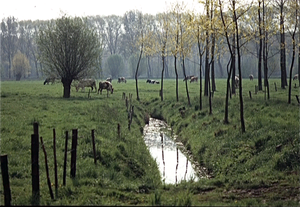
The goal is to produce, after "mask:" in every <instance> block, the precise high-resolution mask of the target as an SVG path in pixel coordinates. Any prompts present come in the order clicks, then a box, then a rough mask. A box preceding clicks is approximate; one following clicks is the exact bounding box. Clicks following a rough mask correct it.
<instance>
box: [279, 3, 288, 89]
mask: <svg viewBox="0 0 300 207" xmlns="http://www.w3.org/2000/svg"><path fill="white" fill-rule="evenodd" d="M280 28H282V29H281V31H280V69H281V88H283V89H285V86H287V80H286V78H287V77H286V58H285V34H284V19H283V5H280Z"/></svg>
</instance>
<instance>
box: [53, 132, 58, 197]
mask: <svg viewBox="0 0 300 207" xmlns="http://www.w3.org/2000/svg"><path fill="white" fill-rule="evenodd" d="M53 155H54V182H55V196H56V197H57V195H58V178H57V161H56V134H55V129H53Z"/></svg>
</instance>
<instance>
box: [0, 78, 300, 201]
mask: <svg viewBox="0 0 300 207" xmlns="http://www.w3.org/2000/svg"><path fill="white" fill-rule="evenodd" d="M272 81H273V80H272ZM274 82H276V83H277V85H279V80H276V79H275V80H274ZM164 84H165V85H164V101H161V100H160V97H159V93H158V92H159V90H160V85H159V84H157V85H156V84H147V83H146V80H140V81H139V97H140V101H139V102H138V101H137V100H136V91H135V81H134V80H128V82H127V83H126V84H125V83H116V82H113V86H114V93H113V94H109V97H106V93H105V92H106V91H105V92H104V93H103V94H102V95H100V94H97V93H94V92H91V93H90V98H89V97H88V90H89V89H88V88H86V89H85V92H81V91H79V92H76V90H75V89H73V88H72V91H71V98H69V99H64V98H62V93H63V88H62V85H61V84H54V85H43V81H19V82H10V81H7V82H1V155H2V154H7V155H8V164H9V166H8V168H9V178H10V186H11V194H12V205H31V202H32V200H31V152H30V151H31V143H30V136H31V134H32V133H33V123H34V122H38V123H39V135H40V136H42V137H43V140H44V144H45V148H46V151H47V155H48V164H49V172H50V179H51V182H52V183H53V182H54V164H53V163H54V160H53V159H54V155H53V134H52V132H53V131H52V130H53V129H55V130H56V141H57V143H56V148H57V149H56V153H57V155H56V157H57V165H58V181H59V189H58V196H57V197H55V199H54V200H51V198H50V195H49V190H48V186H47V181H46V172H45V163H44V155H43V153H42V152H41V150H40V154H39V158H40V162H39V164H40V170H39V171H40V189H41V199H40V204H41V205H187V206H190V205H220V204H229V205H230V204H234V205H235V204H237V205H238V204H243V205H244V204H245V203H246V204H247V205H261V204H263V202H265V203H266V204H273V203H274V202H276V201H278V200H282V199H285V200H287V201H288V202H289V204H293V202H292V201H290V200H293V199H294V198H295V197H296V196H295V195H294V194H295V192H297V191H296V188H297V186H298V185H297V181H298V176H299V147H298V146H299V106H298V104H297V102H296V99H295V98H293V97H294V96H295V95H297V94H298V93H299V91H298V88H292V89H293V91H292V96H293V97H292V103H291V104H287V90H283V89H278V91H277V92H276V91H275V90H274V89H272V88H271V90H270V93H271V98H270V100H265V98H264V93H263V92H261V91H260V92H259V93H258V94H254V85H255V82H250V81H249V80H244V81H243V97H244V104H245V106H244V109H245V123H246V133H241V130H240V122H239V102H238V101H239V99H238V96H237V95H233V96H232V98H231V99H230V101H229V121H230V123H229V124H228V125H225V124H223V119H224V100H225V80H223V79H220V80H217V91H216V92H215V93H214V97H213V99H212V104H213V114H212V115H209V113H208V112H209V111H208V110H209V108H208V100H207V98H206V97H203V109H202V110H199V84H194V83H191V84H188V85H189V91H190V97H191V106H188V105H187V100H186V94H185V88H184V84H183V83H182V81H180V82H179V101H178V102H177V101H176V98H175V80H165V81H164ZM271 84H272V82H271V83H270V85H271ZM249 90H251V91H252V99H250V98H249V95H248V91H249ZM123 92H124V93H125V94H126V96H127V97H129V94H132V95H133V99H132V100H131V104H132V105H134V106H135V107H134V116H133V122H132V125H131V128H130V130H129V129H128V113H127V108H126V105H125V100H123V99H122V93H123ZM182 107H184V108H185V110H184V114H182V113H180V112H179V109H180V108H182ZM150 116H151V117H156V118H160V119H164V120H165V121H167V122H168V124H169V125H170V126H172V129H173V132H174V133H175V134H176V135H177V139H179V140H180V141H181V142H182V143H184V145H185V148H186V149H187V150H188V151H189V152H190V153H191V154H192V155H193V157H194V159H195V160H196V161H197V162H198V163H200V165H202V166H204V167H205V168H206V169H207V173H209V175H210V176H211V177H212V178H211V179H200V181H199V182H192V181H191V182H187V183H181V184H179V185H178V186H173V185H167V186H165V185H164V184H163V183H162V182H161V180H160V174H159V171H158V168H157V166H156V162H155V161H154V160H153V158H152V157H151V156H150V153H149V151H148V150H147V147H146V146H145V144H144V141H143V137H142V135H143V126H144V125H145V123H147V121H149V117H150ZM118 124H119V125H120V129H121V134H120V137H119V136H118V130H117V126H118ZM72 129H78V136H79V140H78V146H77V151H78V152H77V172H76V178H75V179H71V178H70V176H69V172H70V171H69V170H70V162H69V160H70V156H71V155H70V148H71V132H72ZM92 129H94V130H95V138H96V141H95V143H96V151H97V164H96V165H95V164H94V159H93V151H92V142H91V130H92ZM66 131H68V132H69V142H68V146H69V147H68V167H67V185H66V186H62V175H63V161H64V144H65V132H66ZM275 184H276V186H277V188H276V189H277V190H275V192H273V194H265V195H264V198H259V197H258V198H252V197H250V198H246V199H243V197H242V196H240V195H236V196H235V197H234V198H233V197H230V196H229V197H227V195H229V194H228V193H226V195H223V196H220V192H224V189H225V191H230V189H245V190H253V189H259V188H273V187H274V185H275ZM1 186H2V180H1ZM280 186H285V188H288V189H289V191H288V192H290V193H291V196H292V198H290V197H291V196H290V197H289V196H287V195H286V194H283V193H282V192H281V190H280V189H281V188H280ZM52 188H54V185H53V186H52ZM203 192H206V193H203ZM0 193H1V194H2V195H3V189H2V188H0ZM221 194H222V193H221ZM218 195H219V196H218ZM293 196H294V197H293ZM265 197H267V199H266V198H265ZM239 200H240V201H239ZM264 200H267V201H264ZM3 201H4V200H3V196H1V198H0V203H3ZM236 201H237V202H236ZM295 202H297V201H295ZM283 204H284V202H283Z"/></svg>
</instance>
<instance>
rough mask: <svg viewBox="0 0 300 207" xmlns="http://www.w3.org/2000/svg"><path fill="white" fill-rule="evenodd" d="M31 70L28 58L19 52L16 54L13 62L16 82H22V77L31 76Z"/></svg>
mask: <svg viewBox="0 0 300 207" xmlns="http://www.w3.org/2000/svg"><path fill="white" fill-rule="evenodd" d="M29 69H30V65H29V61H28V59H27V57H26V56H25V55H24V54H23V53H21V52H20V51H18V52H17V53H16V54H15V56H14V58H13V62H12V72H13V74H14V76H15V77H16V81H19V80H21V77H22V76H23V77H26V76H28V75H29V74H30V73H29Z"/></svg>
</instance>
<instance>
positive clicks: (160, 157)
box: [144, 118, 201, 184]
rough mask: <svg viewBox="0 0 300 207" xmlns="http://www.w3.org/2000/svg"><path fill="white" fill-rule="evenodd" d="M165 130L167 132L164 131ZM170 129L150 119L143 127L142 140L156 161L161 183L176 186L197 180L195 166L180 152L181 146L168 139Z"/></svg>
mask: <svg viewBox="0 0 300 207" xmlns="http://www.w3.org/2000/svg"><path fill="white" fill-rule="evenodd" d="M166 130H167V131H166ZM168 131H169V132H170V128H169V127H168V125H167V124H166V123H165V122H164V121H161V120H158V119H154V118H150V120H149V124H147V125H145V127H144V140H145V143H146V145H147V147H148V149H149V151H150V154H151V156H152V157H153V158H154V159H155V160H156V162H157V165H158V168H159V171H160V174H161V177H162V181H163V182H164V183H166V184H178V183H180V181H182V180H186V181H189V180H194V181H197V180H198V179H199V173H197V172H199V171H201V170H200V169H197V166H196V165H195V164H192V162H191V161H190V160H189V158H188V157H187V156H186V155H185V154H184V153H183V152H182V149H183V145H182V143H180V142H175V141H174V140H173V139H172V138H170V133H169V132H168Z"/></svg>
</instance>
